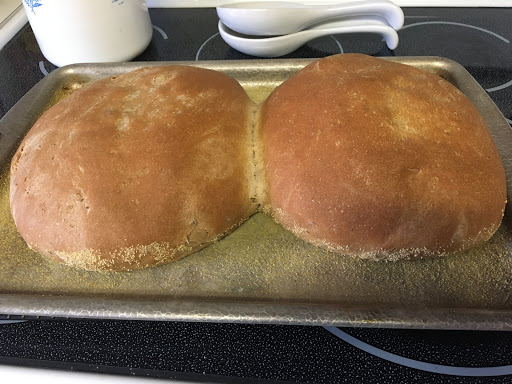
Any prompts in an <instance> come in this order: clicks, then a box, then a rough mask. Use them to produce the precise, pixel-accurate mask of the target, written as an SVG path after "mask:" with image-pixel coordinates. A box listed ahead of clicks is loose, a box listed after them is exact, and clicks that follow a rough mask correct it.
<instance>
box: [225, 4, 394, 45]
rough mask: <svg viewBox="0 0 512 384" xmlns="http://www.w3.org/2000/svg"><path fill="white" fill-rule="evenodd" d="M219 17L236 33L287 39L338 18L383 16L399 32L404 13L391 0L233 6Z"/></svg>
mask: <svg viewBox="0 0 512 384" xmlns="http://www.w3.org/2000/svg"><path fill="white" fill-rule="evenodd" d="M217 14H218V15H219V18H220V20H221V21H222V22H223V23H224V25H226V26H227V27H228V28H230V29H232V30H233V31H236V32H239V33H243V34H246V35H256V36H276V35H287V34H290V33H295V32H298V31H301V30H303V29H305V28H307V27H308V26H311V25H313V24H318V23H319V22H322V21H324V20H329V19H332V18H339V17H345V18H348V17H352V16H356V17H357V16H380V17H383V18H385V19H386V20H387V23H388V24H389V25H390V26H391V27H393V28H394V29H396V30H399V29H400V28H402V26H403V24H404V14H403V12H402V10H401V9H400V7H398V6H397V5H396V4H394V3H392V2H391V1H388V0H359V1H351V2H347V3H343V4H337V5H304V4H298V3H291V2H286V1H268V2H248V3H234V4H226V5H222V6H219V7H217Z"/></svg>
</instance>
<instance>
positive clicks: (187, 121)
mask: <svg viewBox="0 0 512 384" xmlns="http://www.w3.org/2000/svg"><path fill="white" fill-rule="evenodd" d="M251 107H252V103H251V102H250V100H249V99H248V97H247V95H246V94H245V92H244V91H243V89H242V87H241V86H240V85H239V84H238V83H237V82H236V81H235V80H234V79H232V78H230V77H228V76H226V75H224V74H221V73H218V72H215V71H210V70H205V69H199V68H193V67H181V66H167V67H152V68H143V69H141V70H138V71H134V72H131V73H128V74H126V75H121V76H118V77H112V78H109V79H103V80H99V81H97V82H94V83H91V84H89V85H88V86H85V87H84V88H82V89H80V90H78V91H76V92H74V93H73V94H72V95H70V96H69V97H67V98H66V99H64V100H63V101H61V102H60V103H58V104H57V105H55V106H54V107H52V108H51V109H49V110H48V111H47V112H45V113H44V114H43V116H42V117H41V118H40V119H39V120H38V122H37V123H36V124H35V126H34V127H33V128H32V129H31V131H30V132H29V133H28V135H27V136H26V138H25V139H24V140H23V142H22V144H21V146H20V148H19V149H18V151H17V153H16V154H15V156H14V158H13V161H12V166H11V191H10V192H11V194H10V199H11V212H12V215H13V217H14V220H15V223H16V225H17V227H18V230H19V232H20V233H21V235H22V236H23V237H24V239H25V240H26V241H27V243H28V244H29V245H30V246H31V247H32V248H34V249H35V250H37V251H39V252H41V253H44V254H47V255H50V256H52V257H54V258H55V259H57V260H59V261H63V262H65V263H67V264H70V265H75V266H79V267H82V268H85V269H100V270H131V269H138V268H142V267H146V266H152V265H157V264H162V263H165V262H169V261H173V260H175V259H177V258H179V257H182V256H184V255H186V254H189V253H191V252H194V251H196V250H198V249H200V248H202V247H204V246H205V245H207V244H210V243H211V242H213V241H215V240H216V239H217V238H219V237H220V236H222V235H223V234H225V233H227V232H228V231H230V230H232V229H233V228H234V227H236V226H237V225H239V224H240V223H241V222H242V221H243V220H244V219H245V218H247V217H248V216H249V215H251V214H252V213H253V212H254V210H255V205H254V204H253V203H252V202H251V200H250V199H249V195H250V174H251V159H250V156H251V155H252V154H251V152H250V150H249V149H248V143H250V142H251V133H250V126H249V124H250V122H249V113H250V112H249V111H250V109H251Z"/></svg>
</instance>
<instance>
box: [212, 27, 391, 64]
mask: <svg viewBox="0 0 512 384" xmlns="http://www.w3.org/2000/svg"><path fill="white" fill-rule="evenodd" d="M219 32H220V35H221V37H222V39H224V41H225V42H226V43H227V44H228V45H230V46H231V47H233V48H235V49H236V50H238V51H240V52H242V53H245V54H248V55H252V56H258V57H278V56H283V55H287V54H288V53H291V52H293V51H295V50H296V49H297V48H299V47H301V46H302V45H304V44H306V43H307V42H308V41H310V40H313V39H316V38H317V37H321V36H326V35H337V34H342V33H377V34H380V35H382V36H383V37H384V40H385V41H386V44H387V46H388V47H389V48H390V49H395V48H396V47H397V45H398V34H397V33H396V31H395V30H394V29H393V28H391V27H390V26H389V25H387V23H386V22H385V21H380V20H379V19H378V18H353V19H350V20H342V21H338V22H330V23H324V24H320V25H317V26H315V27H312V28H311V29H307V30H304V31H301V32H297V33H292V34H290V35H284V36H277V37H269V38H261V37H255V36H244V35H242V34H240V33H237V32H235V31H232V30H230V29H229V28H228V27H226V26H225V25H224V24H223V23H222V21H219Z"/></svg>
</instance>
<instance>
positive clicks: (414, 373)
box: [0, 8, 512, 383]
mask: <svg viewBox="0 0 512 384" xmlns="http://www.w3.org/2000/svg"><path fill="white" fill-rule="evenodd" d="M404 12H405V15H406V19H405V20H406V22H405V24H406V25H405V27H404V28H403V29H402V30H401V31H400V32H399V36H400V44H399V46H398V48H397V49H396V50H395V51H390V50H389V49H387V48H386V47H385V45H384V44H383V43H382V42H381V41H380V40H379V39H376V38H375V36H372V35H347V36H328V37H324V38H320V39H317V40H315V41H312V42H311V43H309V44H308V45H306V46H305V47H302V48H300V49H299V50H297V51H296V52H294V53H292V54H290V55H288V56H287V57H294V58H296V57H324V56H327V55H331V54H335V53H340V52H359V53H366V54H371V55H374V56H391V55H396V56H423V55H428V56H443V57H447V58H450V59H453V60H455V61H457V62H459V63H461V64H462V65H463V66H464V67H465V68H466V69H467V70H468V71H469V72H470V73H471V74H472V75H473V76H474V77H475V79H476V80H477V81H478V82H479V83H480V85H481V86H482V87H483V88H484V89H486V91H487V92H488V93H489V95H490V96H491V98H492V99H493V100H494V101H495V103H496V104H497V105H498V107H499V108H500V109H501V111H502V113H503V114H504V116H505V118H507V120H508V122H509V123H512V102H511V100H512V49H511V43H510V40H512V24H511V23H510V20H512V9H510V8H509V9H490V8H489V9H487V8H480V9H467V8H462V9H461V8H446V9H444V8H410V9H407V8H405V9H404ZM151 17H152V22H153V24H154V28H155V29H154V35H153V40H152V42H151V44H150V46H149V47H148V49H147V50H146V51H145V52H144V53H143V54H142V55H141V56H139V57H138V58H137V60H141V61H146V60H149V61H151V60H158V61H163V60H165V61H174V60H178V61H179V60H196V59H197V60H237V59H250V58H251V57H249V56H246V55H243V54H241V53H239V52H237V51H235V50H233V49H231V48H230V47H229V46H227V45H226V44H225V43H224V42H223V41H222V39H221V38H220V37H219V35H218V34H217V20H218V19H217V17H216V14H215V11H214V10H213V9H152V10H151ZM190 25H193V28H190ZM53 69H55V67H53V66H52V65H51V64H50V63H49V62H48V61H46V60H45V58H44V57H43V55H42V54H41V52H40V50H39V48H38V46H37V43H36V41H35V38H34V35H33V33H32V31H31V29H30V27H29V26H25V27H24V28H23V29H22V30H21V31H20V32H19V33H18V34H17V35H16V36H15V37H14V38H13V40H12V41H11V42H10V43H8V44H7V45H6V46H5V47H4V48H3V49H2V50H1V51H0V74H1V76H0V117H1V116H3V115H4V114H5V113H6V112H7V111H8V110H9V109H10V108H11V107H12V106H13V105H14V104H15V103H16V102H17V101H18V100H19V99H20V98H21V97H22V96H23V95H24V94H25V93H26V92H27V91H28V90H29V89H30V88H31V87H32V86H34V85H35V84H36V83H37V82H38V81H39V80H40V79H42V78H43V77H44V76H45V74H46V73H47V72H49V71H52V70H53ZM0 318H3V319H8V316H5V315H4V316H1V315H0ZM0 363H3V364H13V365H23V366H39V367H52V368H56V369H62V370H83V371H93V372H110V373H117V374H124V375H139V376H153V377H164V378H175V379H182V380H192V381H205V382H212V381H216V382H248V381H252V382H259V381H263V382H267V381H270V382H275V381H279V382H315V383H334V382H340V383H343V382H347V383H385V382H389V383H398V382H403V383H412V382H421V383H437V382H450V383H462V382H464V383H466V382H470V383H483V382H485V383H501V382H512V333H508V332H470V331H435V330H391V329H363V328H334V327H305V326H282V325H249V324H247V325H244V324H212V323H175V322H144V321H103V320H66V319H44V320H41V319H39V320H30V321H27V322H20V323H12V324H0Z"/></svg>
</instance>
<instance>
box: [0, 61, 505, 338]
mask: <svg viewBox="0 0 512 384" xmlns="http://www.w3.org/2000/svg"><path fill="white" fill-rule="evenodd" d="M390 60H393V61H397V62H401V63H405V64H409V65H412V66H415V67H419V68H421V69H423V70H426V71H429V72H433V73H436V74H438V75H440V76H442V77H443V78H445V79H447V80H448V81H450V82H452V83H453V84H454V85H456V86H457V87H458V88H459V89H461V90H462V92H464V93H465V94H466V95H467V96H468V97H469V98H470V99H471V101H472V102H473V103H474V104H475V105H476V107H477V108H478V109H479V110H480V112H481V113H482V115H483V116H484V118H485V120H486V122H487V124H488V126H489V128H490V129H491V131H492V134H493V136H494V138H495V141H496V143H497V145H498V147H499V151H500V154H501V157H502V160H503V164H504V166H505V168H506V172H507V186H508V190H509V193H510V191H512V188H511V185H512V184H511V181H512V177H511V175H512V163H511V161H512V132H511V130H510V127H509V125H508V124H507V123H506V121H505V120H504V118H503V116H502V115H501V113H500V112H499V110H498V109H497V108H496V106H495V105H494V104H493V103H492V101H491V99H490V98H489V97H488V95H487V94H486V92H485V91H484V90H483V89H482V88H481V87H480V86H479V85H478V84H477V83H476V81H475V80H474V79H473V78H472V77H471V76H470V75H469V74H468V72H466V70H465V69H464V68H463V67H462V66H460V65H459V64H457V63H455V62H453V61H450V60H447V59H442V58H436V57H402V58H400V57H397V58H391V59H390ZM309 62H311V60H255V61H232V62H230V61H215V62H191V63H189V62H179V63H170V62H166V63H162V62H149V63H142V62H139V63H126V64H93V65H74V66H69V67H65V68H61V69H58V70H56V71H54V72H52V73H51V74H50V75H49V76H47V77H46V78H45V79H44V80H42V81H41V82H40V83H39V84H37V85H36V86H35V87H34V88H33V89H32V90H31V91H30V92H28V93H27V94H26V95H25V96H24V97H23V98H22V99H21V100H20V101H19V103H18V104H16V105H15V106H14V107H13V108H12V109H11V111H9V112H8V113H7V114H6V115H5V117H4V118H3V119H2V120H1V121H0V134H1V136H0V166H3V169H4V171H3V172H2V176H1V178H0V313H2V314H10V315H25V316H52V317H53V316H55V317H81V318H87V317H89V318H109V319H152V320H186V321H215V322H247V323H280V324H310V325H338V326H348V325H353V326H379V327H401V328H405V327H413V328H439V329H512V295H511V293H512V243H511V242H512V236H511V231H510V219H509V216H510V210H507V212H506V217H505V220H504V222H503V224H502V226H501V227H500V229H499V230H498V232H497V233H496V235H495V236H494V237H493V238H492V239H491V240H490V241H489V242H487V243H485V244H483V245H482V246H480V247H477V248H474V249H472V250H469V251H467V252H462V253H457V254H453V255H450V256H448V257H445V258H439V259H424V260H417V261H399V262H374V261H369V260H358V259H354V258H351V257H347V256H343V255H336V254H333V253H329V252H327V251H324V250H321V249H318V248H316V247H314V246H312V245H310V244H307V243H305V242H303V241H301V240H299V239H297V238H296V237H295V236H294V235H293V234H291V233H290V232H288V231H286V230H284V229H283V228H282V227H280V226H279V225H278V224H276V223H275V222H273V221H272V219H270V218H269V217H266V216H264V215H263V214H256V215H254V216H252V217H251V218H250V219H249V220H248V221H247V222H246V223H244V224H243V225H242V226H241V227H240V228H239V229H237V230H236V231H235V232H233V233H232V234H231V235H229V236H227V237H226V238H224V239H223V240H221V241H220V242H218V243H216V244H214V245H212V246H210V247H207V248H206V249H204V250H202V251H200V252H197V253H195V254H193V255H191V256H188V257H186V258H184V259H182V260H180V261H179V262H176V263H173V264H169V265H165V266H160V267H157V268H150V269H145V270H141V271H135V272H124V273H105V272H86V271H80V270H76V269H72V268H70V267H66V266H63V265H60V264H57V263H55V262H53V261H50V260H47V259H46V258H43V257H41V256H39V255H37V254H36V253H34V252H32V251H31V250H29V249H28V247H27V246H26V245H25V243H24V242H23V240H22V239H21V237H20V236H19V234H18V233H17V231H16V228H15V226H14V223H13V221H12V219H11V216H10V213H9V198H8V185H9V180H8V173H7V167H8V164H9V162H10V159H11V156H12V154H13V152H14V151H15V149H16V147H17V145H18V144H19V142H20V140H21V139H22V137H23V136H24V135H25V133H26V132H27V131H28V130H29V129H30V127H31V126H32V124H33V123H34V122H35V120H36V119H37V118H38V116H39V115H40V114H41V113H42V112H43V111H44V110H45V109H47V108H48V107H49V106H51V105H52V104H54V103H55V102H56V101H58V100H59V99H61V98H62V97H64V96H65V95H66V94H69V93H70V92H72V91H73V90H74V89H76V88H78V87H80V86H82V85H83V84H84V83H87V82H90V81H91V80H94V79H97V78H102V77H106V76H110V75H115V74H120V73H124V72H127V71H131V70H133V69H136V68H140V67H143V66H154V65H162V64H181V65H194V66H200V67H204V68H210V69H215V70H218V71H222V72H225V73H227V74H229V75H231V76H233V77H234V78H236V79H237V80H238V81H239V82H240V83H241V84H242V85H243V86H244V88H245V89H246V90H247V92H248V94H249V95H250V96H251V97H252V98H253V99H254V100H255V101H258V102H260V101H262V100H264V99H265V98H266V97H267V95H268V94H269V93H270V92H271V91H272V90H273V89H274V88H275V87H276V86H277V85H278V84H280V83H281V82H282V81H284V80H285V79H287V78H288V77H290V76H291V75H292V74H293V73H295V72H296V71H297V70H299V69H300V68H302V67H303V66H304V65H306V64H308V63H309ZM509 201H512V199H510V197H509Z"/></svg>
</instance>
